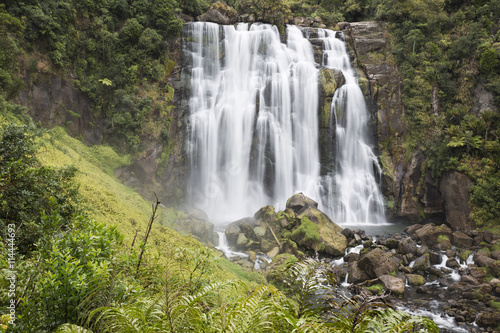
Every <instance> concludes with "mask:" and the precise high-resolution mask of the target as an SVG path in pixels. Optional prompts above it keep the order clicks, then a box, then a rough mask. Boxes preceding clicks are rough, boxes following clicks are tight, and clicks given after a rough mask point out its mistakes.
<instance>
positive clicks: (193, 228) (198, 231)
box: [172, 217, 217, 244]
mask: <svg viewBox="0 0 500 333" xmlns="http://www.w3.org/2000/svg"><path fill="white" fill-rule="evenodd" d="M174 224H175V226H174V225H172V227H173V228H174V229H176V230H182V231H184V232H187V233H190V234H191V235H193V236H195V237H196V238H197V239H198V240H200V241H201V242H203V243H206V242H211V243H212V244H217V242H215V240H214V237H213V236H214V225H213V223H211V222H208V221H203V220H198V219H195V218H191V217H187V218H183V219H178V220H175V222H174Z"/></svg>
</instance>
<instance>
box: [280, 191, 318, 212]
mask: <svg viewBox="0 0 500 333" xmlns="http://www.w3.org/2000/svg"><path fill="white" fill-rule="evenodd" d="M308 207H312V208H318V203H317V202H316V201H314V200H313V199H311V198H308V197H306V196H305V195H304V194H302V193H297V194H294V195H293V196H291V197H290V198H289V199H288V200H287V201H286V208H289V209H291V210H293V211H294V212H295V213H297V214H299V213H300V212H301V211H302V209H304V208H308Z"/></svg>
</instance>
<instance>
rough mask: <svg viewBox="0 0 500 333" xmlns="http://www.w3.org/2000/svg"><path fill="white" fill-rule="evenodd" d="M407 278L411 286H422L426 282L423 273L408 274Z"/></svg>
mask: <svg viewBox="0 0 500 333" xmlns="http://www.w3.org/2000/svg"><path fill="white" fill-rule="evenodd" d="M406 278H407V279H408V284H409V285H410V286H422V285H424V284H425V278H424V277H423V276H422V275H418V274H406Z"/></svg>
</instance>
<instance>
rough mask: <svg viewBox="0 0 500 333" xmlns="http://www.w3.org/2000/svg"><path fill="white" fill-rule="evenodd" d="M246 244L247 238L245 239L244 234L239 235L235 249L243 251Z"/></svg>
mask: <svg viewBox="0 0 500 333" xmlns="http://www.w3.org/2000/svg"><path fill="white" fill-rule="evenodd" d="M247 243H248V238H246V237H245V234H244V233H240V234H239V235H238V239H237V240H236V248H238V249H245V248H246V245H247Z"/></svg>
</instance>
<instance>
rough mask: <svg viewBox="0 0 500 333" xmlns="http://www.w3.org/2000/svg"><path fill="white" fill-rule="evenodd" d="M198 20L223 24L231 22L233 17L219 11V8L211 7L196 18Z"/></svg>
mask: <svg viewBox="0 0 500 333" xmlns="http://www.w3.org/2000/svg"><path fill="white" fill-rule="evenodd" d="M196 20H197V21H203V22H213V23H217V24H222V25H229V24H231V19H230V18H229V17H227V16H226V15H224V14H222V13H221V12H219V11H218V10H217V9H214V8H210V9H209V10H208V11H207V12H206V13H204V14H201V15H200V16H198V17H197V18H196Z"/></svg>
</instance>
